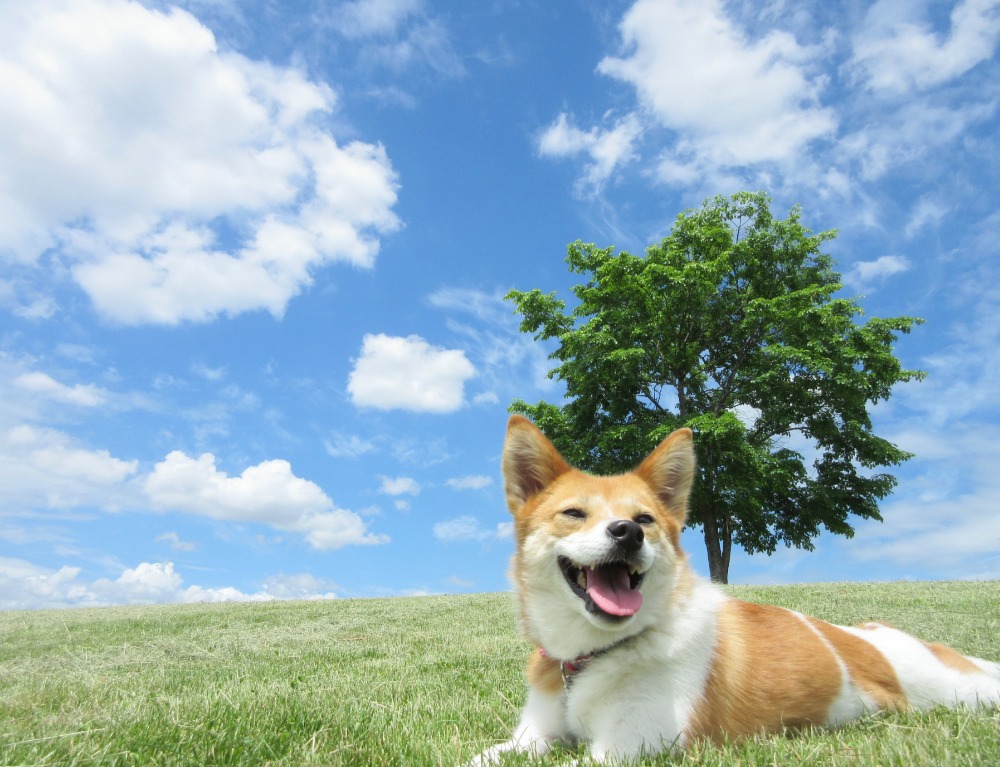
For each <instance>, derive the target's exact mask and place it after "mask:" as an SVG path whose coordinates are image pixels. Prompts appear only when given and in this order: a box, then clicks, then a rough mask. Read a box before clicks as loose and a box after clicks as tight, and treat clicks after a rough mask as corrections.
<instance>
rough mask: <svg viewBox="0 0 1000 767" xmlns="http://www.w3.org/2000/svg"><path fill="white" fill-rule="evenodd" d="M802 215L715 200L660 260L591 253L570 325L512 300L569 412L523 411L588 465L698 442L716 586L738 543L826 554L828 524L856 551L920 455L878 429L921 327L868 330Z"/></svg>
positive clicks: (584, 258) (607, 468) (695, 500)
mask: <svg viewBox="0 0 1000 767" xmlns="http://www.w3.org/2000/svg"><path fill="white" fill-rule="evenodd" d="M834 236H835V232H822V233H820V234H816V235H814V234H812V233H811V232H810V231H809V230H808V229H806V228H805V227H804V226H803V225H802V223H801V222H800V211H799V209H798V208H797V207H796V208H794V209H792V210H791V211H790V213H789V215H788V218H786V219H785V220H776V219H775V218H774V217H773V216H772V215H771V211H770V199H769V198H768V197H767V195H765V194H763V193H748V192H742V193H739V194H736V195H733V196H732V197H731V198H727V197H716V198H714V199H710V200H707V201H706V202H705V203H704V205H703V206H702V207H701V208H699V209H694V210H689V211H685V212H684V213H682V214H680V216H678V218H677V220H676V222H675V224H674V227H673V229H672V231H671V233H670V235H669V236H668V237H666V238H665V239H664V240H663V241H662V242H660V243H659V244H656V245H652V246H651V247H649V248H648V249H647V251H646V255H645V257H641V256H633V255H631V254H629V253H626V252H620V253H614V252H613V249H612V248H603V249H602V248H598V247H596V246H595V245H592V244H585V243H582V242H576V243H574V244H572V245H570V246H569V249H568V253H569V254H568V256H567V259H566V261H567V263H568V264H569V268H570V270H571V271H572V272H575V273H577V274H580V275H583V276H584V278H585V280H586V281H585V282H583V283H582V284H580V285H577V286H576V287H574V288H573V293H574V294H575V296H576V299H577V302H576V305H575V307H574V308H573V309H572V310H571V311H568V312H567V310H566V304H565V302H564V301H562V300H560V299H558V298H556V296H555V294H554V293H552V294H543V293H542V292H541V291H539V290H537V289H536V290H531V291H528V292H522V291H517V290H514V291H511V292H510V293H509V294H508V295H507V298H508V300H511V301H513V302H514V303H515V304H516V307H517V311H518V312H519V313H520V314H521V316H522V322H521V330H522V331H523V332H526V333H533V334H534V335H535V338H536V339H554V340H555V341H557V342H558V348H556V350H555V351H554V352H553V353H552V354H551V355H550V359H553V360H557V361H558V365H557V366H556V367H555V368H554V369H552V370H551V371H550V372H549V376H550V377H554V378H557V379H559V380H561V381H562V382H563V383H564V384H565V386H566V394H567V398H566V401H565V404H563V405H561V406H559V405H553V404H551V403H548V402H545V401H541V402H538V403H537V404H535V405H529V404H527V403H525V402H523V401H520V400H517V401H515V402H514V403H513V405H512V406H511V410H512V411H514V412H519V413H522V414H524V415H527V416H528V417H530V418H532V419H533V420H534V421H535V422H536V423H537V424H538V425H539V427H540V428H541V429H542V430H543V431H544V432H545V433H546V434H547V435H548V436H549V437H550V438H551V439H552V440H553V442H554V443H555V444H556V446H557V447H558V448H559V449H560V450H561V451H563V454H564V455H565V456H566V457H567V458H568V459H570V460H571V461H573V462H575V463H576V465H578V466H580V467H581V468H584V469H587V470H590V471H595V472H601V473H613V472H617V471H624V470H627V469H628V468H630V467H631V466H633V465H634V464H635V463H636V462H637V461H638V460H639V459H641V458H642V456H644V455H645V454H646V453H647V452H649V451H650V450H651V449H652V448H653V447H654V446H655V445H656V444H657V443H658V442H659V441H660V440H661V439H662V438H663V437H665V436H666V435H667V434H668V433H669V432H670V431H671V430H673V429H675V428H678V427H681V426H689V427H691V428H692V429H694V431H695V435H696V437H695V439H696V442H695V444H696V447H697V453H698V462H699V471H698V477H697V480H696V484H695V490H694V493H693V496H692V500H691V516H690V518H689V523H690V524H695V525H700V526H701V527H702V529H703V531H704V537H705V544H706V547H707V550H708V560H709V566H710V569H711V575H712V578H713V579H714V580H716V581H719V582H723V583H725V582H727V581H728V574H729V562H730V555H731V552H732V546H733V543H736V544H737V545H739V546H742V547H743V548H744V549H745V550H746V551H747V552H749V553H755V552H767V553H768V554H770V553H773V552H774V550H775V548H776V546H777V545H778V543H779V542H783V543H785V544H786V545H789V546H796V547H801V548H806V549H810V548H812V544H811V540H812V539H813V537H814V536H816V535H817V534H818V533H819V532H820V529H821V527H825V528H826V529H827V530H830V531H832V532H834V533H837V534H840V535H846V536H851V535H853V533H854V530H853V528H852V526H851V522H850V518H851V515H856V516H858V517H862V518H866V519H879V520H880V519H881V516H880V515H879V509H878V501H879V500H880V499H882V498H884V497H886V496H887V495H888V494H889V493H890V492H891V491H892V489H893V487H894V486H895V484H896V480H895V478H894V477H893V476H892V475H890V474H887V473H879V472H878V471H877V469H879V468H880V467H887V466H894V465H897V464H899V463H901V462H902V461H904V460H906V459H908V458H910V457H911V455H910V454H908V453H906V452H904V451H903V450H900V449H899V448H898V447H896V446H895V445H893V444H891V443H890V442H888V441H886V440H885V439H883V438H881V437H878V436H876V435H875V434H874V433H873V431H872V422H871V417H870V415H869V411H868V406H869V405H873V404H875V403H876V402H878V401H880V400H884V399H887V398H888V397H889V395H890V393H891V390H892V387H893V385H894V384H896V383H899V382H901V381H910V380H915V379H917V380H918V379H920V378H922V377H923V375H924V374H923V373H922V372H920V371H915V370H904V369H903V368H902V367H901V365H900V362H899V360H898V359H897V358H896V357H895V356H894V354H893V344H894V342H895V341H896V340H897V338H898V336H899V334H901V333H908V332H909V331H910V329H911V328H912V327H913V325H914V324H917V323H919V322H921V320H919V319H917V318H912V317H894V318H889V319H880V318H870V319H868V320H867V321H865V322H863V323H862V322H861V320H860V319H859V318H860V316H861V315H862V314H863V312H862V309H861V307H860V306H859V304H858V302H857V300H855V299H848V298H842V297H838V296H837V294H838V292H839V291H840V290H841V288H842V285H841V283H840V275H839V274H838V273H837V272H836V271H835V270H834V263H833V260H832V259H831V258H830V257H829V256H827V255H824V254H823V253H821V252H820V248H821V247H822V245H823V243H824V242H827V241H829V240H831V239H833V238H834Z"/></svg>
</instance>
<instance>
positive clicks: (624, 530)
mask: <svg viewBox="0 0 1000 767" xmlns="http://www.w3.org/2000/svg"><path fill="white" fill-rule="evenodd" d="M608 535H610V536H611V538H612V540H614V542H615V543H617V544H618V545H619V546H621V547H622V548H623V549H625V550H626V551H635V550H636V549H637V548H639V547H640V546H641V545H642V539H643V538H644V537H645V534H644V533H643V532H642V527H640V526H639V523H638V522H633V521H632V520H631V519H616V520H615V521H614V522H612V523H611V524H610V525H608Z"/></svg>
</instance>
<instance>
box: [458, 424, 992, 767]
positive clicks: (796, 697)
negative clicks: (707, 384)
mask: <svg viewBox="0 0 1000 767" xmlns="http://www.w3.org/2000/svg"><path fill="white" fill-rule="evenodd" d="M694 470H695V456H694V449H693V446H692V433H691V431H690V430H688V429H680V430H678V431H675V432H674V433H673V434H671V435H670V436H669V437H667V438H666V439H665V440H664V441H663V442H661V443H660V445H659V446H658V447H657V448H656V449H655V450H653V452H652V453H650V455H649V456H648V457H647V458H646V459H645V460H644V461H643V462H642V463H641V464H640V465H639V466H638V468H636V469H635V470H634V471H632V472H629V473H627V474H622V475H620V476H612V477H599V476H593V475H590V474H586V473H584V472H582V471H579V470H577V469H575V468H573V467H571V466H570V465H569V464H568V463H567V462H566V460H565V459H564V458H563V457H562V456H561V455H560V454H559V452H558V451H557V450H556V448H555V447H554V446H553V445H552V443H551V442H550V441H549V440H548V439H547V438H546V437H545V436H544V435H543V434H542V432H541V431H540V430H539V429H538V428H537V427H536V426H535V425H534V424H533V423H531V422H530V421H529V420H527V419H525V418H522V417H521V416H513V417H511V419H510V421H509V423H508V426H507V437H506V441H505V443H504V450H503V477H504V486H505V488H504V489H505V492H506V497H507V504H508V506H509V507H510V511H511V513H512V514H513V515H514V520H515V535H516V551H515V554H514V556H513V559H512V562H511V571H510V576H511V580H512V582H513V586H514V591H515V594H516V600H517V607H518V612H519V619H520V625H521V628H522V630H523V632H524V635H525V636H526V637H527V639H528V640H529V642H530V643H531V644H532V645H534V646H535V648H536V649H535V650H534V651H533V652H532V654H531V657H530V659H529V661H528V667H527V681H528V695H527V701H526V703H525V706H524V709H523V712H522V714H521V719H520V723H519V724H518V725H517V728H516V729H515V731H514V733H513V736H512V737H511V739H510V740H508V741H507V742H505V743H501V744H499V745H497V746H494V747H492V748H490V749H488V750H486V751H484V752H483V753H482V754H480V755H479V756H478V757H477V758H476V759H475V760H474V761H473V762H472V764H473V765H486V764H495V763H497V762H498V761H499V759H500V757H501V755H502V754H503V753H505V752H508V751H528V752H531V753H533V754H534V755H537V756H541V755H543V754H545V753H546V752H548V751H549V750H550V748H551V747H552V745H553V744H554V743H555V742H557V741H560V742H566V743H570V744H574V743H581V742H582V743H586V744H588V746H589V751H590V754H591V756H592V758H593V759H594V760H595V761H598V762H602V761H617V760H627V759H630V758H634V757H636V756H639V755H643V754H651V753H656V752H659V751H663V750H670V749H683V748H684V747H685V746H687V745H688V744H690V743H692V742H693V741H695V740H698V739H708V740H711V741H715V742H719V743H722V742H724V741H732V740H735V739H738V738H743V737H748V736H754V735H760V734H766V733H779V732H787V731H792V730H799V729H805V728H810V727H814V726H820V727H832V726H837V725H841V724H844V723H845V722H848V721H851V720H853V719H857V718H858V717H861V716H864V715H865V714H868V713H871V712H875V711H879V710H883V709H889V710H901V709H908V708H917V709H923V708H930V707H932V706H936V705H946V706H955V705H960V704H968V705H977V704H997V703H1000V665H998V664H996V663H992V662H989V661H985V660H981V659H978V658H972V657H967V656H965V655H962V654H960V653H958V652H957V651H955V650H953V649H951V648H949V647H946V646H944V645H940V644H927V643H924V642H922V641H921V640H919V639H916V638H915V637H912V636H910V635H909V634H906V633H904V632H902V631H899V630H897V629H895V628H892V627H890V626H887V625H884V624H881V623H868V624H865V625H862V626H857V627H845V626H835V625H832V624H829V623H825V622H823V621H821V620H817V619H816V618H811V617H808V616H805V615H803V614H801V613H797V612H794V611H792V610H786V609H783V608H780V607H772V606H768V605H761V604H751V603H748V602H741V601H739V600H736V599H733V598H730V597H729V596H727V595H726V594H725V593H724V592H723V591H722V590H721V589H719V588H718V587H717V586H715V585H713V584H710V583H708V582H707V581H705V580H703V579H702V578H700V577H699V576H697V575H696V574H695V573H694V571H693V570H692V569H691V568H690V566H689V565H688V562H687V559H686V557H685V555H684V553H683V552H682V551H681V548H680V533H681V529H682V528H683V526H684V521H685V516H686V514H687V501H688V495H689V492H690V490H691V484H692V481H693V478H694Z"/></svg>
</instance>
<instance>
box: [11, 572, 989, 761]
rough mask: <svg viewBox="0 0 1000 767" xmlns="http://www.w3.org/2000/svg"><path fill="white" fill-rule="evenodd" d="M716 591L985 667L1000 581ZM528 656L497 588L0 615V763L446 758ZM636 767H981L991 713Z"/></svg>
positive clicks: (456, 753)
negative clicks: (915, 642)
mask: <svg viewBox="0 0 1000 767" xmlns="http://www.w3.org/2000/svg"><path fill="white" fill-rule="evenodd" d="M731 591H732V592H733V593H734V594H735V595H736V596H738V597H740V598H743V599H749V600H753V601H766V602H771V603H774V604H780V605H785V606H788V607H791V608H794V609H796V610H801V611H804V612H808V613H811V614H814V615H817V616H819V617H822V618H824V619H827V620H831V621H834V622H838V623H857V622H861V621H865V620H869V619H872V618H878V619H881V620H885V621H887V622H889V623H892V624H893V625H896V626H898V627H900V628H904V629H907V630H910V631H913V632H914V633H917V634H919V635H920V636H922V637H923V638H925V639H929V640H931V639H932V640H937V641H946V642H948V643H950V644H952V645H953V646H955V647H957V648H958V649H960V650H962V651H963V652H966V653H971V654H975V655H979V656H983V657H988V658H993V659H998V658H1000V583H998V582H987V583H891V584H824V585H805V586H785V587H773V588H749V587H740V588H733V589H731ZM527 649H528V648H527V646H526V645H525V644H524V643H523V641H522V640H521V639H520V638H519V636H518V635H517V633H516V630H515V624H514V617H513V601H512V598H511V596H510V595H508V594H484V595H472V596H446V597H426V598H407V599H384V600H381V599H371V600H368V599H366V600H342V601H331V602H278V603H274V602H272V603H263V604H224V605H187V606H159V607H129V608H108V609H95V610H63V611H41V612H7V613H0V765H5V766H6V765H191V767H208V766H209V765H244V766H249V765H424V764H434V765H437V764H441V765H454V764H460V763H462V762H463V761H465V760H467V759H469V758H471V757H472V756H473V755H475V754H476V753H478V752H479V751H480V750H481V749H482V748H483V747H485V746H487V745H489V744H491V743H493V742H496V741H498V740H503V739H505V738H506V737H507V736H508V734H509V733H510V730H511V727H512V725H513V723H514V722H515V721H516V719H517V716H518V713H519V709H520V705H521V702H522V701H523V699H524V688H523V682H522V677H521V671H522V664H523V661H524V658H525V655H526V652H527ZM576 758H580V759H581V762H582V763H584V764H585V763H587V761H586V759H585V758H583V752H582V751H580V752H577V751H572V752H569V753H567V752H565V751H564V752H561V753H555V754H553V755H550V756H549V757H548V758H546V759H544V760H540V761H539V762H538V763H539V764H548V765H554V764H566V763H568V762H571V761H572V760H573V759H576ZM527 763H534V762H531V761H530V760H527V759H525V758H523V757H518V756H512V757H510V758H508V759H507V760H505V762H504V764H527ZM643 764H663V765H665V764H679V765H685V766H688V765H720V766H721V765H726V766H727V767H729V766H732V765H741V766H746V765H880V766H884V765H901V766H902V765H906V766H907V767H911V766H912V765H927V766H928V767H930V766H931V765H933V766H934V767H941V766H942V765H994V766H995V765H1000V711H998V710H996V709H993V710H988V711H979V712H976V713H972V712H968V711H958V712H953V711H947V710H940V711H934V712H931V713H928V714H904V715H887V716H877V717H872V718H869V719H867V720H864V721H862V722H860V723H858V724H855V725H853V726H850V727H847V728H844V729H841V730H838V731H834V732H826V733H816V734H812V735H808V736H805V737H794V738H793V737H788V738H786V737H776V738H768V739H761V740H755V741H749V742H744V743H740V744H736V745H733V746H731V747H726V748H716V747H710V746H699V747H696V748H695V749H693V750H692V751H689V752H688V753H686V754H684V755H683V756H676V755H675V756H660V757H657V758H656V759H651V760H646V761H644V762H643Z"/></svg>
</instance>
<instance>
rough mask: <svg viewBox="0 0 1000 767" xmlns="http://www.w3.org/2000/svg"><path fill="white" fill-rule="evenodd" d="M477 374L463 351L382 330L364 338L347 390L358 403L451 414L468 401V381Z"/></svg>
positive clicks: (413, 336) (374, 406)
mask: <svg viewBox="0 0 1000 767" xmlns="http://www.w3.org/2000/svg"><path fill="white" fill-rule="evenodd" d="M475 375H476V369H475V368H474V367H473V365H472V363H471V362H469V360H468V359H467V358H466V356H465V352H463V351H461V350H459V349H442V348H439V347H437V346H433V345H431V344H429V343H427V341H425V340H424V339H423V338H421V337H420V336H415V335H411V336H407V337H406V338H399V337H396V336H387V335H383V334H381V333H380V334H377V335H366V336H365V338H364V341H363V343H362V347H361V357H359V358H358V359H357V360H356V361H355V363H354V369H353V370H352V371H351V373H350V377H349V378H348V382H347V390H348V392H349V393H350V395H351V401H352V402H353V403H354V404H355V405H357V406H358V407H371V408H375V409H377V410H413V411H416V412H424V413H452V412H454V411H456V410H458V409H459V408H461V407H462V405H463V404H464V403H465V382H466V381H467V380H468V379H470V378H472V377H473V376H475Z"/></svg>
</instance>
